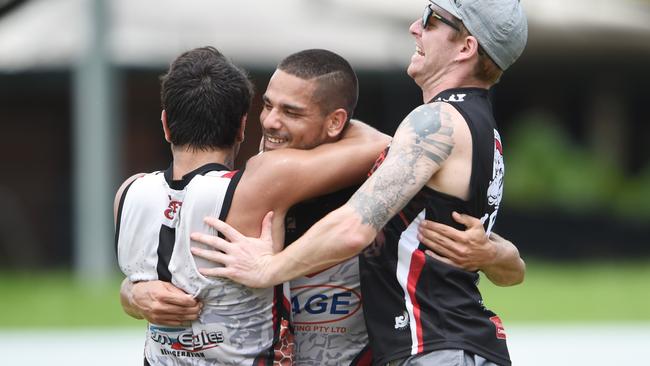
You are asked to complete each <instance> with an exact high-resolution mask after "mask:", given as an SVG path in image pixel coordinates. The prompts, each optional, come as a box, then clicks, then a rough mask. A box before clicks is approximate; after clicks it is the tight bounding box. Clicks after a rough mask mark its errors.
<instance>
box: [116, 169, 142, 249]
mask: <svg viewBox="0 0 650 366" xmlns="http://www.w3.org/2000/svg"><path fill="white" fill-rule="evenodd" d="M136 180H138V178H136V179H134V180H133V181H132V182H131V183H129V185H127V186H126V188H124V190H123V191H122V197H120V203H119V204H118V205H117V217H116V218H115V257H116V258H117V244H118V240H119V239H120V222H121V221H122V208H123V207H124V201H125V200H126V192H128V191H129V188H131V186H132V185H133V182H135V181H136Z"/></svg>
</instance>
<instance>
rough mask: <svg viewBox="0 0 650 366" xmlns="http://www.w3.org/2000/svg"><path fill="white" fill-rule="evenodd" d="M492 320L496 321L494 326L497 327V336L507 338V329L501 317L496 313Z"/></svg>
mask: <svg viewBox="0 0 650 366" xmlns="http://www.w3.org/2000/svg"><path fill="white" fill-rule="evenodd" d="M490 321H491V322H492V323H494V326H495V327H496V328H497V338H499V339H506V330H505V329H504V328H503V323H502V322H501V318H499V317H498V316H496V315H495V316H493V317H491V318H490Z"/></svg>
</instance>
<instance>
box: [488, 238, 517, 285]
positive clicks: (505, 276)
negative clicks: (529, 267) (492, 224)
mask: <svg viewBox="0 0 650 366" xmlns="http://www.w3.org/2000/svg"><path fill="white" fill-rule="evenodd" d="M490 243H492V245H493V246H494V247H495V248H496V251H497V255H496V258H495V260H494V262H493V263H492V264H491V265H485V266H483V267H481V268H479V269H480V270H481V271H482V272H483V273H485V275H486V276H487V278H488V279H489V280H490V281H492V283H494V284H495V285H497V286H514V285H518V284H520V283H522V282H524V276H525V274H526V263H525V262H524V260H523V259H522V258H521V257H520V256H519V250H518V249H517V247H516V246H515V245H514V244H513V243H512V242H510V241H509V240H506V239H505V238H503V237H501V236H499V235H497V234H496V233H491V234H490Z"/></svg>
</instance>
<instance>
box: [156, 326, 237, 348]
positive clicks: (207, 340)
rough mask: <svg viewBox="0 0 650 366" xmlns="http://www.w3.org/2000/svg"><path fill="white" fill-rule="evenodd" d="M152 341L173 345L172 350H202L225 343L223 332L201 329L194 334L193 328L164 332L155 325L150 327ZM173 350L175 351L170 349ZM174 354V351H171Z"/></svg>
mask: <svg viewBox="0 0 650 366" xmlns="http://www.w3.org/2000/svg"><path fill="white" fill-rule="evenodd" d="M149 337H150V338H151V340H152V341H154V342H156V343H160V344H162V345H165V346H169V347H171V349H172V350H176V351H183V352H200V351H205V350H208V349H210V348H214V347H217V346H219V344H220V343H223V341H224V336H223V333H222V332H206V331H205V330H203V331H201V333H199V334H194V333H193V332H192V331H191V330H189V331H182V332H180V333H177V332H171V333H170V332H164V331H160V330H159V329H157V328H155V327H150V335H149ZM170 352H173V351H170ZM170 354H173V353H170Z"/></svg>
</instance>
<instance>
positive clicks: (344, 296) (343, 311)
mask: <svg viewBox="0 0 650 366" xmlns="http://www.w3.org/2000/svg"><path fill="white" fill-rule="evenodd" d="M291 294H292V296H291V311H292V313H293V323H294V324H295V325H303V324H305V325H306V324H313V325H316V324H328V323H334V322H338V321H341V320H344V319H347V318H349V317H351V316H353V315H354V314H356V313H357V312H358V311H359V310H360V309H361V295H360V294H359V293H358V292H357V291H355V290H353V289H349V288H346V287H343V286H335V285H309V286H296V287H292V288H291ZM303 316H304V317H305V318H306V319H305V320H303Z"/></svg>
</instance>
